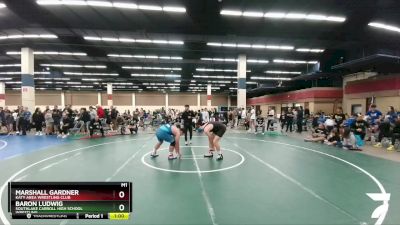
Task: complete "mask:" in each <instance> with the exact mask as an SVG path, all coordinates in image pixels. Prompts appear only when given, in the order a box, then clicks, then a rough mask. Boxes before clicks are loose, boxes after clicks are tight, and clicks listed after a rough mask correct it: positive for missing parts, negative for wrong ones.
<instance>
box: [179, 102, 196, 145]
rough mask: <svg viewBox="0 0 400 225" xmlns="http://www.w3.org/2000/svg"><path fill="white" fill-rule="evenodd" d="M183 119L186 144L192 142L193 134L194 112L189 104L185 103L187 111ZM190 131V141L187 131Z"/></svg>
mask: <svg viewBox="0 0 400 225" xmlns="http://www.w3.org/2000/svg"><path fill="white" fill-rule="evenodd" d="M181 117H182V120H183V132H184V133H185V145H188V144H190V145H191V144H192V135H193V118H194V112H193V111H192V110H189V105H185V111H183V113H182V116H181ZM188 131H189V135H190V140H189V142H188V138H187V132H188Z"/></svg>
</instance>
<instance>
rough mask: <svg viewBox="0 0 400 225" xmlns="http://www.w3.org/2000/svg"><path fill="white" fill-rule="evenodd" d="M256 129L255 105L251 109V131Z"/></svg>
mask: <svg viewBox="0 0 400 225" xmlns="http://www.w3.org/2000/svg"><path fill="white" fill-rule="evenodd" d="M253 129H254V131H255V130H256V110H255V109H254V106H252V107H251V109H250V128H249V132H251V131H252V130H253Z"/></svg>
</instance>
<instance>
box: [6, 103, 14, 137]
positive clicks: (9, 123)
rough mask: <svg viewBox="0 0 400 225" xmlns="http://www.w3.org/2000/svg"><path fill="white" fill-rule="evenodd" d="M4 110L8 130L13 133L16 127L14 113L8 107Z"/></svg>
mask: <svg viewBox="0 0 400 225" xmlns="http://www.w3.org/2000/svg"><path fill="white" fill-rule="evenodd" d="M4 111H5V113H4V116H5V119H6V126H7V131H8V133H12V132H13V131H14V127H13V126H14V116H13V115H12V113H11V111H10V110H8V109H7V108H6V110H4Z"/></svg>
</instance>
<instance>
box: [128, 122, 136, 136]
mask: <svg viewBox="0 0 400 225" xmlns="http://www.w3.org/2000/svg"><path fill="white" fill-rule="evenodd" d="M137 122H138V121H137V119H131V120H129V122H128V129H129V131H130V132H131V134H133V132H135V134H137V133H138V130H139V128H138V125H137Z"/></svg>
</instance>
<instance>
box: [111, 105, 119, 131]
mask: <svg viewBox="0 0 400 225" xmlns="http://www.w3.org/2000/svg"><path fill="white" fill-rule="evenodd" d="M110 116H111V123H112V124H113V126H112V128H113V130H117V129H118V124H117V117H118V111H117V109H116V108H115V107H114V106H110Z"/></svg>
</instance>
